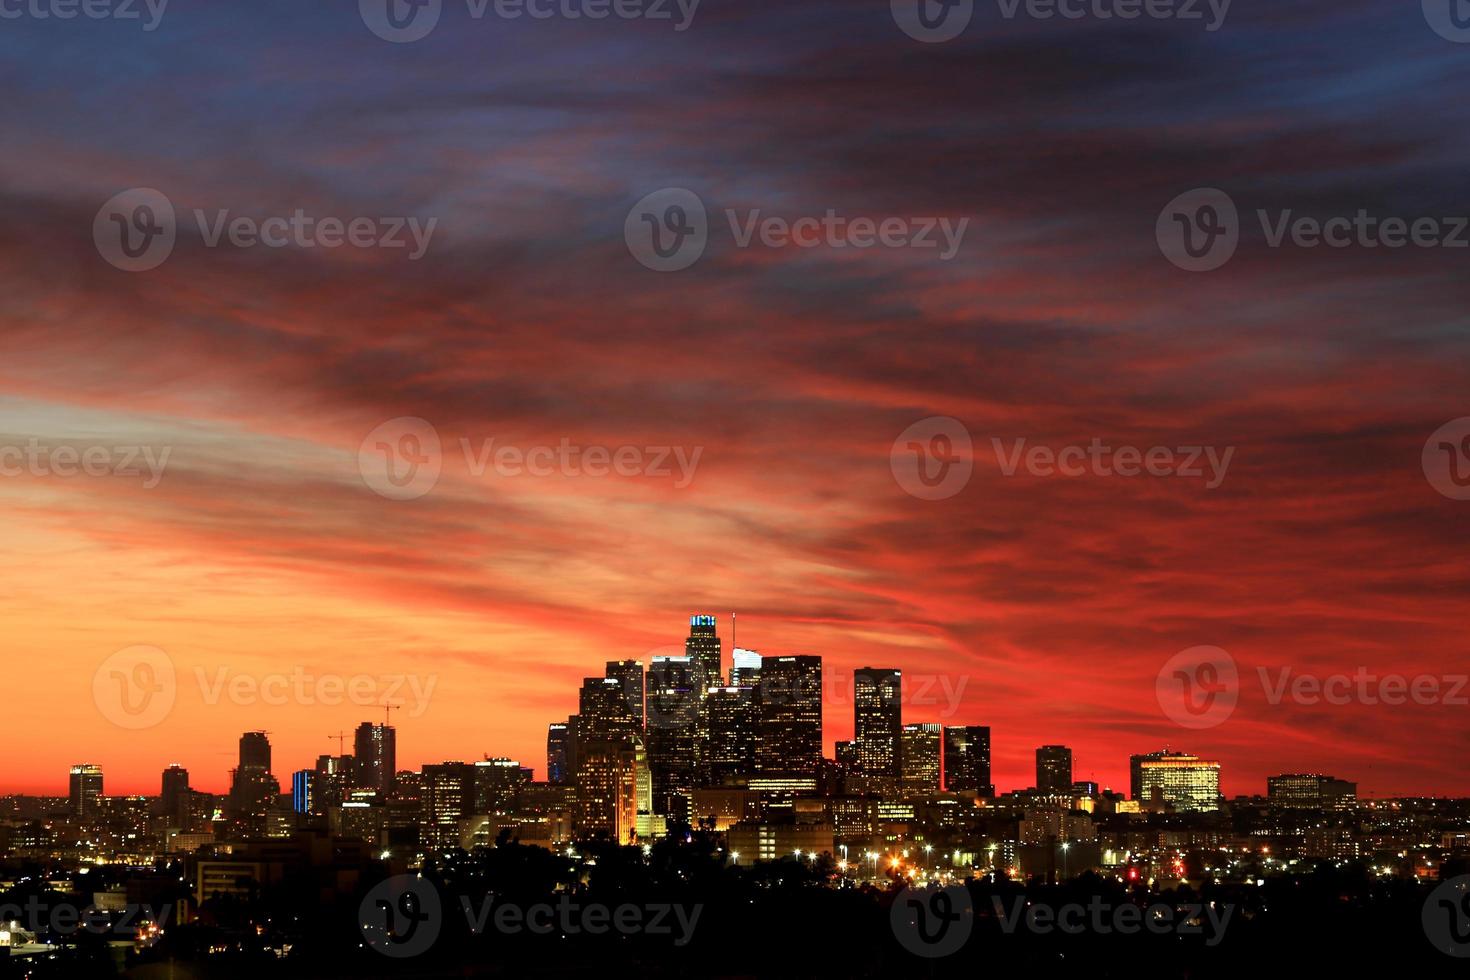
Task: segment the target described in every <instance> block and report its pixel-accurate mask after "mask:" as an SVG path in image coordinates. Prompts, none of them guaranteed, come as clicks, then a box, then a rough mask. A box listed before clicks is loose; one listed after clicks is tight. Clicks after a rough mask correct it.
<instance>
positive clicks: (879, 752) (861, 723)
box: [852, 667, 903, 778]
mask: <svg viewBox="0 0 1470 980" xmlns="http://www.w3.org/2000/svg"><path fill="white" fill-rule="evenodd" d="M902 693H903V674H902V673H901V672H900V671H897V670H892V669H889V668H886V667H862V668H859V669H858V670H855V671H853V702H852V704H853V739H852V740H853V743H854V745H855V747H856V750H857V771H858V772H860V773H862V774H863V775H865V776H877V777H889V778H897V777H898V776H899V774H900V763H899V758H900V744H899V743H900V733H901V730H902V728H903V705H902Z"/></svg>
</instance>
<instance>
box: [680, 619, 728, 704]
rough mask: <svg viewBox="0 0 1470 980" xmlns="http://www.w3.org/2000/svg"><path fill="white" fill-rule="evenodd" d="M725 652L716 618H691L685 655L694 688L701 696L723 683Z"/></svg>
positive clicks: (685, 644) (685, 643)
mask: <svg viewBox="0 0 1470 980" xmlns="http://www.w3.org/2000/svg"><path fill="white" fill-rule="evenodd" d="M723 651H724V647H723V646H722V644H721V641H720V633H719V627H718V625H717V624H716V622H715V617H713V616H690V617H689V637H688V639H686V640H685V641H684V655H685V656H686V657H688V658H689V664H690V669H691V672H692V674H693V678H694V687H695V690H696V691H698V692H699V693H700V695H701V696H703V694H704V692H705V691H707V690H709V689H710V688H711V687H716V686H718V685H720V684H722V683H723V677H724V674H723V673H722V670H723V666H724V664H723V660H724V655H723Z"/></svg>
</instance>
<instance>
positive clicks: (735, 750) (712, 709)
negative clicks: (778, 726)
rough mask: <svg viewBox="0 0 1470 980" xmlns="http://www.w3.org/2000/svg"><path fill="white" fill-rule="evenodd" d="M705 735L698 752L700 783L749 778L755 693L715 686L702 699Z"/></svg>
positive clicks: (746, 688) (753, 740)
mask: <svg viewBox="0 0 1470 980" xmlns="http://www.w3.org/2000/svg"><path fill="white" fill-rule="evenodd" d="M704 704H705V714H706V717H707V718H708V719H709V735H708V738H707V740H706V742H705V745H704V750H703V751H702V752H701V753H700V763H701V772H702V775H703V778H702V779H701V782H702V783H703V784H704V785H705V786H711V787H718V786H726V785H730V784H732V783H737V782H739V781H740V780H741V779H743V778H747V777H749V776H750V774H751V771H752V769H753V766H752V760H753V758H754V755H755V691H754V689H752V688H749V687H715V688H711V689H710V692H709V694H707V695H706V696H705V701H704Z"/></svg>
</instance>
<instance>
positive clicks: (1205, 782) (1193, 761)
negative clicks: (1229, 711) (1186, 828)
mask: <svg viewBox="0 0 1470 980" xmlns="http://www.w3.org/2000/svg"><path fill="white" fill-rule="evenodd" d="M1137 766H1138V784H1139V785H1138V791H1139V795H1138V797H1137V798H1138V799H1141V800H1143V801H1145V802H1154V801H1161V802H1163V803H1165V804H1168V805H1169V806H1172V807H1173V808H1174V809H1176V810H1178V811H1180V812H1182V813H1198V812H1204V811H1208V810H1217V809H1219V807H1220V763H1218V762H1212V761H1209V760H1206V759H1201V758H1200V757H1199V756H1195V755H1189V754H1187V753H1184V752H1160V753H1153V754H1151V755H1148V756H1143V757H1140V758H1138V761H1137Z"/></svg>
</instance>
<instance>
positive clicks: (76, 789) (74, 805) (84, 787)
mask: <svg viewBox="0 0 1470 980" xmlns="http://www.w3.org/2000/svg"><path fill="white" fill-rule="evenodd" d="M101 799H102V767H101V766H98V765H93V764H92V763H90V762H83V763H81V764H79V765H75V766H72V767H71V781H70V794H69V802H70V804H71V812H72V814H73V815H74V816H78V817H93V816H96V815H97V804H98V801H99V800H101Z"/></svg>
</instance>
